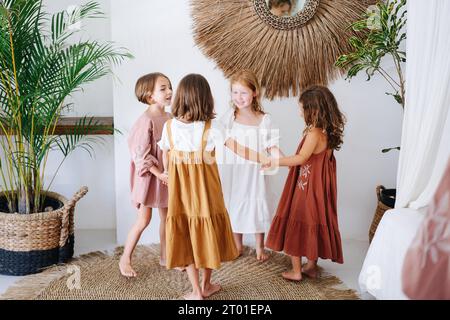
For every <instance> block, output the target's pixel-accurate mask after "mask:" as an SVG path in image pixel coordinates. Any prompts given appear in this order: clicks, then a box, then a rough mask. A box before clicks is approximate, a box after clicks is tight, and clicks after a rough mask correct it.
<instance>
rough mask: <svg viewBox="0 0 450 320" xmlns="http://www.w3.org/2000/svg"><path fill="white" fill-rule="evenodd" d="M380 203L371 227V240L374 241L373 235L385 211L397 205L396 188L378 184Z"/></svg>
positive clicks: (377, 191)
mask: <svg viewBox="0 0 450 320" xmlns="http://www.w3.org/2000/svg"><path fill="white" fill-rule="evenodd" d="M376 193H377V199H378V204H377V208H376V210H375V214H374V215H373V219H372V223H371V224H370V229H369V242H372V239H373V236H374V235H375V232H376V231H377V228H378V224H379V223H380V221H381V218H383V215H384V213H385V212H386V211H387V210H390V209H393V208H394V205H395V189H386V188H385V187H384V186H378V187H377V188H376Z"/></svg>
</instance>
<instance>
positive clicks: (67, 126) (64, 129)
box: [55, 117, 114, 135]
mask: <svg viewBox="0 0 450 320" xmlns="http://www.w3.org/2000/svg"><path fill="white" fill-rule="evenodd" d="M80 119H81V117H67V118H63V119H60V120H59V121H58V124H57V126H56V129H55V134H57V135H62V134H66V133H68V132H72V131H73V128H74V126H75V123H76V122H77V121H78V120H80ZM94 121H96V122H97V125H99V126H105V127H107V128H110V130H108V129H100V130H96V131H92V132H90V133H89V134H90V135H112V134H113V131H112V130H111V129H114V119H113V117H94Z"/></svg>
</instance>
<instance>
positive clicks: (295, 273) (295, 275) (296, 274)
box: [281, 256, 302, 281]
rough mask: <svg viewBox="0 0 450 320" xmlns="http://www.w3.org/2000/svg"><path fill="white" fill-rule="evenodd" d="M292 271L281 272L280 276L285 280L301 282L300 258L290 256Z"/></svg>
mask: <svg viewBox="0 0 450 320" xmlns="http://www.w3.org/2000/svg"><path fill="white" fill-rule="evenodd" d="M291 262H292V270H290V271H286V272H283V273H282V274H281V276H282V277H283V278H285V279H287V280H294V281H300V280H302V258H301V257H294V256H291Z"/></svg>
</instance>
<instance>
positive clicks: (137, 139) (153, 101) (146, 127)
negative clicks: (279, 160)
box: [119, 73, 172, 277]
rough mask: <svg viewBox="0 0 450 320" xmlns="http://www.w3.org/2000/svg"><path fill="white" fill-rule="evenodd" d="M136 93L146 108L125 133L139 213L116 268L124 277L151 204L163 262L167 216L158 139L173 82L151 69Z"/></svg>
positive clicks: (166, 117) (130, 272)
mask: <svg viewBox="0 0 450 320" xmlns="http://www.w3.org/2000/svg"><path fill="white" fill-rule="evenodd" d="M135 93H136V97H137V99H138V100H139V101H140V102H142V103H144V104H146V105H147V109H146V110H145V112H144V113H143V114H142V115H141V116H140V117H139V118H138V119H137V121H136V122H135V124H134V125H133V127H132V129H131V132H130V135H129V137H128V147H129V150H130V153H131V172H130V179H131V201H132V203H133V205H134V206H135V207H136V209H138V217H137V220H136V222H135V224H134V225H133V227H132V228H131V230H130V232H129V233H128V237H127V240H126V242H125V248H124V252H123V254H122V257H121V258H120V262H119V269H120V272H121V273H122V275H124V276H126V277H135V276H136V272H135V271H134V270H133V268H132V266H131V256H132V254H133V251H134V248H135V247H136V244H137V242H138V241H139V238H140V237H141V234H142V232H143V231H144V229H145V228H146V227H147V226H148V224H149V223H150V220H151V218H152V208H158V212H159V215H160V218H161V223H160V226H159V236H160V243H161V257H160V264H161V265H162V266H164V265H165V260H166V258H165V254H166V234H165V230H166V217H167V199H168V191H167V178H168V177H167V174H166V173H165V172H164V167H163V163H162V151H161V149H159V147H158V145H157V142H158V141H159V140H160V139H161V133H162V129H163V126H164V123H165V122H166V121H167V120H169V119H170V118H171V116H170V114H169V113H167V112H165V111H164V107H166V106H168V105H170V102H171V100H172V85H171V83H170V80H169V78H167V77H166V76H165V75H163V74H161V73H150V74H147V75H145V76H142V77H141V78H139V80H138V81H137V83H136V88H135Z"/></svg>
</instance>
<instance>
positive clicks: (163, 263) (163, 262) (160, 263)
mask: <svg viewBox="0 0 450 320" xmlns="http://www.w3.org/2000/svg"><path fill="white" fill-rule="evenodd" d="M159 265H160V266H161V267H165V266H166V260H165V259H159Z"/></svg>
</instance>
